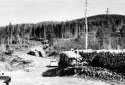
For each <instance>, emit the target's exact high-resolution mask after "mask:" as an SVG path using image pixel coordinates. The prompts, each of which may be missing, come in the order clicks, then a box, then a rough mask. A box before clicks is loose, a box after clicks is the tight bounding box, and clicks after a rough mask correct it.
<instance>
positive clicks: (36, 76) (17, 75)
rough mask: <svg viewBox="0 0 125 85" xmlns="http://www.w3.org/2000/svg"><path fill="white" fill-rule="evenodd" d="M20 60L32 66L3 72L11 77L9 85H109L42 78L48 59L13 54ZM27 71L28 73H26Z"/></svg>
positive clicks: (83, 80) (79, 79) (68, 78)
mask: <svg viewBox="0 0 125 85" xmlns="http://www.w3.org/2000/svg"><path fill="white" fill-rule="evenodd" d="M14 55H18V56H20V57H22V58H25V59H28V60H33V61H34V63H33V66H32V67H29V68H26V69H23V70H18V71H12V72H8V71H4V73H5V75H7V76H11V78H12V81H11V82H10V85H109V84H107V83H105V82H102V81H95V80H86V79H81V78H77V77H75V76H74V77H42V76H41V75H42V73H43V72H45V71H46V70H47V69H48V68H47V67H46V65H49V58H40V57H36V56H31V55H28V54H26V53H25V52H22V51H21V52H15V53H14ZM27 70H29V72H27Z"/></svg>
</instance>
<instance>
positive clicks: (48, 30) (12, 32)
mask: <svg viewBox="0 0 125 85" xmlns="http://www.w3.org/2000/svg"><path fill="white" fill-rule="evenodd" d="M88 27H89V45H90V47H89V48H91V46H93V47H94V46H95V45H98V49H104V48H105V49H111V48H112V49H118V48H125V46H124V43H125V16H123V15H116V14H109V15H105V14H103V15H95V16H90V17H88ZM78 37H79V38H80V37H81V38H83V39H84V38H85V19H84V18H82V19H75V20H71V21H63V22H53V21H47V22H40V23H36V24H16V25H12V24H11V23H10V24H9V25H8V26H5V27H1V29H0V40H1V43H8V44H12V43H13V42H15V43H22V42H25V41H28V40H29V39H31V38H32V39H33V38H46V39H48V40H50V41H52V40H53V38H61V39H64V38H78ZM96 49H97V46H96Z"/></svg>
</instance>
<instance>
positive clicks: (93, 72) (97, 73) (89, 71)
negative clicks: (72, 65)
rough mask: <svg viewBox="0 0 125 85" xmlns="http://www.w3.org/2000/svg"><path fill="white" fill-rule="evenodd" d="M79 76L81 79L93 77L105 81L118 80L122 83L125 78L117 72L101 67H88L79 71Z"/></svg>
mask: <svg viewBox="0 0 125 85" xmlns="http://www.w3.org/2000/svg"><path fill="white" fill-rule="evenodd" d="M77 74H78V75H79V76H81V77H87V76H89V77H92V78H99V79H104V80H118V81H121V80H122V79H123V78H122V76H121V75H120V74H117V73H116V72H112V71H110V70H108V69H105V68H101V67H91V66H86V67H82V68H79V69H77Z"/></svg>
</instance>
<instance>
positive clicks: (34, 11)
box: [0, 0, 125, 26]
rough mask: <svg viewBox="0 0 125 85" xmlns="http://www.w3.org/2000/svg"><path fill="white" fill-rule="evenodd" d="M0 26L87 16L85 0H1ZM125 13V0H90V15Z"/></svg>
mask: <svg viewBox="0 0 125 85" xmlns="http://www.w3.org/2000/svg"><path fill="white" fill-rule="evenodd" d="M0 1H1V2H0V26H3V25H7V24H9V22H11V23H12V24H16V23H36V22H41V21H62V20H72V19H77V18H81V17H84V16H85V13H84V12H85V0H0ZM107 8H109V13H111V14H123V15H125V0H88V16H91V15H96V14H104V13H106V9H107Z"/></svg>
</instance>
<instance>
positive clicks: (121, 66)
mask: <svg viewBox="0 0 125 85" xmlns="http://www.w3.org/2000/svg"><path fill="white" fill-rule="evenodd" d="M79 54H80V55H81V56H82V57H83V60H85V59H87V60H90V61H91V62H90V65H91V66H92V67H102V68H107V69H110V70H112V71H115V72H120V73H124V72H125V52H118V53H115V52H113V53H112V52H99V53H97V52H92V53H84V52H79Z"/></svg>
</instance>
